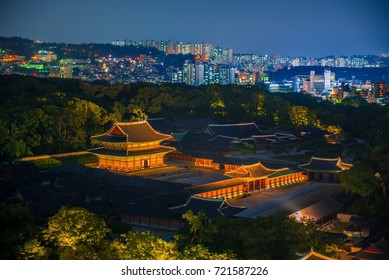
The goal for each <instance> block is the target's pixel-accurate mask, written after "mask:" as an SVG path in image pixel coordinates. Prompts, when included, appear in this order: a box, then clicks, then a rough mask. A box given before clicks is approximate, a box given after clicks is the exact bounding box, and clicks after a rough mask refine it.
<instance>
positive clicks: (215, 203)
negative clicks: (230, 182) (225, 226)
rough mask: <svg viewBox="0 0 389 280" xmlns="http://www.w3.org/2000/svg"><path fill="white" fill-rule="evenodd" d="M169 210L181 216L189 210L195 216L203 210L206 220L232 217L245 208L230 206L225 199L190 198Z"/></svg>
mask: <svg viewBox="0 0 389 280" xmlns="http://www.w3.org/2000/svg"><path fill="white" fill-rule="evenodd" d="M170 209H171V210H173V211H175V212H177V213H181V214H184V213H186V212H187V211H189V210H192V212H193V213H195V214H197V213H199V212H200V211H202V210H203V211H205V214H206V216H207V217H208V218H216V217H220V216H225V215H227V213H228V215H229V216H233V215H235V214H237V213H239V212H241V211H243V210H245V207H242V206H234V205H231V204H229V203H228V202H227V201H226V200H225V199H208V198H200V197H195V196H191V197H190V198H189V200H188V201H187V202H186V203H185V204H184V205H181V206H177V207H172V208H170Z"/></svg>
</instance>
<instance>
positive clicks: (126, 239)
mask: <svg viewBox="0 0 389 280" xmlns="http://www.w3.org/2000/svg"><path fill="white" fill-rule="evenodd" d="M121 237H122V238H123V239H122V240H121V241H119V240H116V241H115V242H114V247H115V248H116V249H117V251H118V257H119V259H122V260H173V259H177V257H178V255H177V250H176V246H175V244H174V243H173V242H168V241H165V240H163V239H161V238H159V237H157V236H155V235H153V234H152V233H150V232H131V231H129V232H127V233H125V234H122V235H121Z"/></svg>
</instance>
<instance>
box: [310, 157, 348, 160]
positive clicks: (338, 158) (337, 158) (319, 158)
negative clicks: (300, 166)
mask: <svg viewBox="0 0 389 280" xmlns="http://www.w3.org/2000/svg"><path fill="white" fill-rule="evenodd" d="M313 159H318V160H325V161H339V160H341V158H340V157H336V158H321V157H314V156H312V157H311V160H313Z"/></svg>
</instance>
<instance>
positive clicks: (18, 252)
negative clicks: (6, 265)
mask: <svg viewBox="0 0 389 280" xmlns="http://www.w3.org/2000/svg"><path fill="white" fill-rule="evenodd" d="M37 233H38V230H37V228H36V226H35V224H34V218H33V216H32V214H31V213H30V212H29V211H28V210H27V209H26V208H24V207H22V206H19V205H11V204H5V203H0V248H1V250H0V259H24V258H34V256H38V257H42V256H43V255H44V252H43V251H42V250H40V249H38V247H39V246H38V244H36V243H35V242H34V240H35V238H36V236H37ZM35 245H36V246H35ZM34 246H35V247H36V248H37V249H36V250H35V249H33V248H32V247H34ZM34 250H35V251H34Z"/></svg>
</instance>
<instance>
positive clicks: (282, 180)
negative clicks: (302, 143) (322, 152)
mask: <svg viewBox="0 0 389 280" xmlns="http://www.w3.org/2000/svg"><path fill="white" fill-rule="evenodd" d="M224 175H225V176H227V177H230V179H226V180H222V181H217V182H213V183H208V184H203V185H197V186H193V187H189V188H186V191H187V192H189V193H190V194H191V195H193V196H196V197H202V198H233V197H237V196H241V195H246V194H249V193H252V192H257V191H260V190H266V189H270V188H274V189H275V188H280V187H285V186H288V185H293V184H298V183H302V182H306V181H307V180H308V176H307V175H305V174H304V172H303V170H295V169H292V168H289V167H285V168H269V167H266V166H265V165H263V164H262V163H261V162H257V163H255V164H251V165H241V166H239V167H237V168H236V169H234V170H231V171H227V172H225V173H224Z"/></svg>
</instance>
